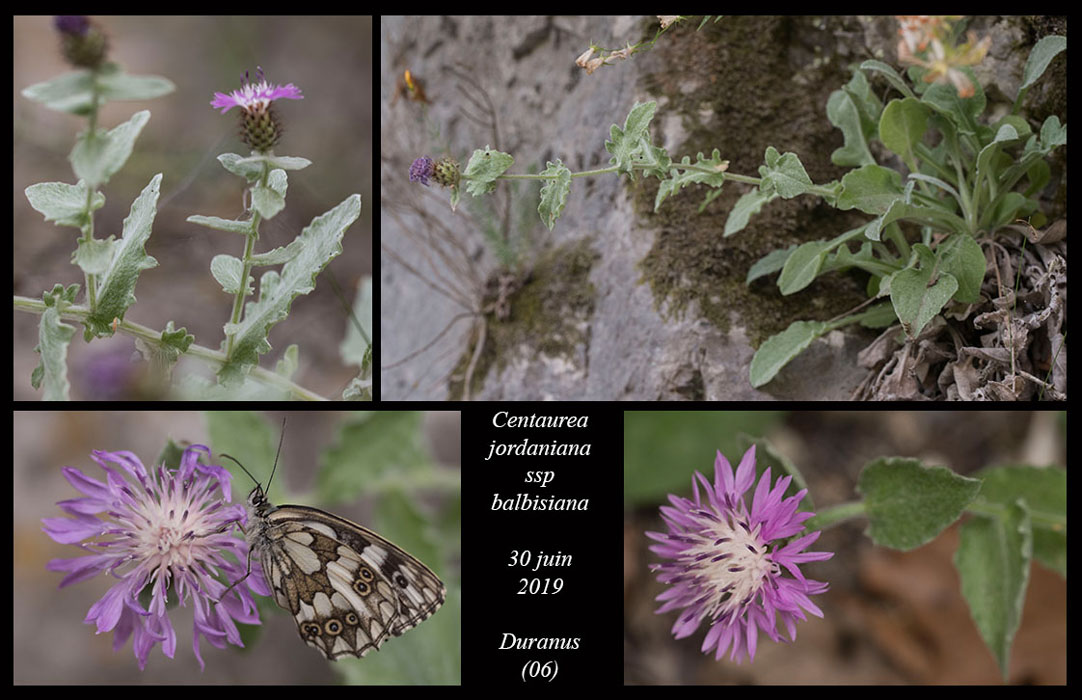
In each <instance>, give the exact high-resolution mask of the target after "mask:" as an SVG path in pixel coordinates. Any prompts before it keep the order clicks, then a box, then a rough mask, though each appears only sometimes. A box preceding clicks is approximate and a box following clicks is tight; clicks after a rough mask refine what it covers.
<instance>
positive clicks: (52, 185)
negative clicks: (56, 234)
mask: <svg viewBox="0 0 1082 700" xmlns="http://www.w3.org/2000/svg"><path fill="white" fill-rule="evenodd" d="M87 189H88V188H87V186H86V182H85V181H83V180H79V183H78V184H76V185H68V184H66V183H63V182H39V183H38V184H36V185H30V186H29V187H27V188H26V189H25V190H24V193H25V194H26V199H27V200H28V201H29V202H30V206H32V207H34V209H36V210H37V211H38V212H40V213H41V214H43V215H44V216H45V220H46V221H55V222H56V225H57V226H74V227H75V228H80V229H81V228H82V227H83V226H86V225H87V224H88V223H89V222H90V213H91V212H94V211H96V210H98V209H101V208H102V207H103V206H105V195H103V194H102V193H100V192H95V193H94V194H93V195H92V196H91V198H90V212H87V210H86V207H87Z"/></svg>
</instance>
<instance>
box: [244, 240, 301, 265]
mask: <svg viewBox="0 0 1082 700" xmlns="http://www.w3.org/2000/svg"><path fill="white" fill-rule="evenodd" d="M302 250H304V242H303V241H300V240H298V239H296V238H294V239H293V240H292V241H290V242H289V243H288V244H286V245H283V246H278V247H277V248H273V249H271V250H268V251H267V252H266V253H256V254H255V255H253V256H252V257H250V258H248V262H249V263H250V264H251V265H252V266H253V267H266V266H267V265H281V264H282V263H287V262H289V261H290V260H292V259H293V258H295V257H297V256H298V255H300V253H301V251H302Z"/></svg>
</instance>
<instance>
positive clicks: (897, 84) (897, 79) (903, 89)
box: [860, 60, 913, 97]
mask: <svg viewBox="0 0 1082 700" xmlns="http://www.w3.org/2000/svg"><path fill="white" fill-rule="evenodd" d="M860 69H861V70H871V71H877V72H879V73H882V74H883V76H884V77H885V78H886V79H887V81H888V82H889V83H890V84H891V85H893V86H894V89H895V90H897V91H898V92H900V93H902V97H913V91H912V90H910V89H909V86H908V85H906V82H905V80H904V79H903V78H902V76H900V75H898V71H896V70H894V68H893V67H891V66H890V65H888V64H886V63H883V62H882V61H875V60H869V61H865V62H864V63H861V64H860Z"/></svg>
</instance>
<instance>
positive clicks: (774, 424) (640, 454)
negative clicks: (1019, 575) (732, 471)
mask: <svg viewBox="0 0 1082 700" xmlns="http://www.w3.org/2000/svg"><path fill="white" fill-rule="evenodd" d="M741 432H743V433H748V434H751V435H754V436H761V437H764V438H766V439H768V440H770V441H771V442H772V443H773V445H774V447H775V448H776V449H777V450H778V452H780V453H781V454H783V455H784V456H785V457H787V458H788V459H789V460H790V461H791V462H793V463H794V464H795V465H796V467H797V468H798V469H799V470H800V471H801V473H802V474H803V475H804V478H805V479H806V480H807V482H808V488H809V491H810V494H811V496H812V497H813V498H814V499H815V505H816V508H817V509H818V510H820V511H821V510H822V509H823V508H824V507H829V506H834V505H839V504H841V503H845V502H850V501H854V500H856V499H857V498H858V494H857V492H856V484H857V480H858V478H859V476H860V472H861V470H862V469H863V468H864V466H865V465H866V464H867V463H868V462H870V461H872V460H873V459H876V458H878V457H893V456H900V457H916V458H919V459H921V460H923V461H924V462H925V463H926V464H935V465H943V466H946V467H948V468H950V469H952V470H953V471H955V472H957V473H959V474H973V473H974V472H976V471H978V470H980V469H982V468H985V467H993V466H1004V465H1019V464H1028V465H1033V466H1056V467H1059V468H1065V466H1066V440H1065V435H1066V413H1053V412H1036V411H1034V412H1022V411H980V412H978V411H964V412H963V411H953V412H951V411H936V412H930V411H860V412H857V411H795V412H784V411H762V412H759V411H756V412H751V411H742V412H706V411H697V412H687V411H664V412H628V413H625V414H624V682H625V683H628V684H674V685H675V684H729V683H756V684H760V683H761V684H819V683H822V684H902V683H926V684H934V683H943V684H959V683H962V684H965V683H969V684H983V683H988V684H998V683H1001V682H1002V679H1001V676H1000V671H999V667H998V666H997V665H996V662H995V659H994V657H993V656H992V653H991V652H990V651H989V650H988V648H987V647H986V646H985V644H984V642H983V641H982V640H981V637H980V635H979V633H978V632H977V629H976V627H975V626H974V624H973V619H972V617H971V616H970V612H969V608H968V606H967V604H966V602H965V599H964V598H963V597H962V594H961V591H960V589H959V578H958V573H957V571H956V570H955V568H954V563H953V557H954V553H955V550H956V549H957V546H958V534H957V530H958V523H955V524H954V525H952V526H951V527H949V528H947V529H946V530H945V531H944V532H943V533H941V534H940V535H939V536H938V537H936V538H935V539H934V540H932V541H931V542H929V543H928V544H926V545H924V546H922V547H919V548H917V549H914V550H912V551H908V552H899V551H895V550H891V549H887V548H884V547H876V546H874V545H873V543H872V542H871V540H869V539H868V538H866V537H865V536H864V535H863V532H864V529H865V528H866V527H867V520H866V519H864V518H857V519H855V520H849V521H845V522H843V523H841V524H840V525H838V526H835V527H831V528H829V529H826V530H824V531H823V534H822V536H821V537H820V538H819V540H818V541H817V542H816V543H815V545H814V546H813V547H812V549H813V550H815V551H831V552H835V556H834V557H833V558H832V559H829V560H827V561H821V562H810V563H808V564H804V565H802V566H801V569H802V571H803V573H804V574H805V575H806V576H808V577H810V578H813V579H815V580H818V581H826V582H828V583H829V584H830V590H829V591H827V592H826V593H824V594H822V595H820V596H817V597H816V599H815V601H814V602H815V603H816V604H817V605H818V606H819V607H820V608H821V609H822V610H823V613H824V617H823V618H822V619H820V618H817V617H813V616H811V615H809V616H808V620H807V621H806V622H800V623H798V624H797V637H796V641H795V642H793V643H791V644H784V643H775V642H772V641H770V640H769V639H767V638H766V637H765V636H764V635H760V636H759V645H758V650H757V652H756V655H755V661H754V662H753V663H750V664H749V663H748V661H747V659H745V661H744V663H743V664H741V665H738V664H736V663H735V662H732V661H729V658H728V655H726V656H724V657H723V658H722V659H721V660H720V661H715V660H714V657H713V655H712V654H711V655H706V654H703V653H702V652H701V651H700V647H701V644H702V641H703V638H704V637H705V635H706V630H707V628H706V626H705V625H703V626H700V628H699V630H698V631H697V632H696V633H695V634H693V635H691V636H690V637H687V638H685V639H681V640H674V639H673V637H672V634H671V628H672V625H673V622H674V621H675V619H676V615H677V613H676V612H675V611H673V612H669V613H666V614H662V615H655V614H654V610H656V609H657V608H658V607H659V603H657V602H656V601H655V600H654V598H655V597H656V596H657V595H658V594H660V593H661V592H662V591H663V590H665V586H663V585H662V584H659V583H658V582H657V581H656V579H655V577H654V576H653V575H652V574H651V572H650V571H649V569H648V566H649V564H650V563H654V562H657V561H659V560H658V558H657V555H655V554H654V553H653V552H651V551H649V550H648V549H647V547H648V546H649V544H651V543H652V542H651V540H649V539H647V538H646V536H645V535H644V534H643V532H644V531H646V530H653V531H662V532H663V531H664V530H665V526H664V523H663V521H662V520H661V518H660V516H659V514H658V506H660V505H662V504H666V503H668V501H667V496H668V494H669V493H675V494H677V495H680V496H683V497H691V493H692V490H691V479H692V474H693V473H694V472H695V471H699V472H701V473H703V474H704V475H706V476H707V478H708V479H711V480H713V476H714V468H713V464H714V455H715V450H719V449H720V450H721V452H722V454H724V455H725V456H726V457H727V458H728V460H729V462H730V463H731V464H732V465H733V467H734V468H735V467H736V465H738V464H739V462H740V457H741V456H742V454H743V448H742V446H741V445H740V443H739V440H738V438H737V436H738V434H739V433H741ZM758 456H759V459H758V461H759V466H760V467H762V466H769V465H771V464H773V465H774V466H775V470H776V468H777V465H776V462H771V461H770V460H764V459H763V458H762V454H761V452H760V453H759V454H758ZM764 461H766V462H767V464H766V465H764ZM775 479H776V476H775ZM749 498H750V495H749ZM964 517H965V516H963V518H964ZM1066 606H1067V582H1066V580H1065V579H1064V578H1062V577H1061V576H1060V575H1059V574H1057V573H1055V572H1053V571H1051V570H1049V569H1047V568H1045V567H1044V566H1042V565H1041V564H1038V563H1036V562H1035V563H1033V564H1032V565H1031V569H1030V581H1029V588H1028V590H1027V595H1026V602H1025V608H1024V610H1023V613H1022V624H1021V627H1020V628H1019V630H1018V633H1017V635H1016V636H1015V638H1014V645H1013V647H1012V650H1011V657H1010V658H1011V662H1010V677H1009V682H1010V683H1012V684H1059V683H1066V678H1067V677H1066V668H1067V647H1066V640H1067V625H1066ZM784 634H785V633H784V632H783V635H784ZM786 638H787V637H786Z"/></svg>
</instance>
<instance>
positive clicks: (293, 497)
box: [12, 411, 461, 684]
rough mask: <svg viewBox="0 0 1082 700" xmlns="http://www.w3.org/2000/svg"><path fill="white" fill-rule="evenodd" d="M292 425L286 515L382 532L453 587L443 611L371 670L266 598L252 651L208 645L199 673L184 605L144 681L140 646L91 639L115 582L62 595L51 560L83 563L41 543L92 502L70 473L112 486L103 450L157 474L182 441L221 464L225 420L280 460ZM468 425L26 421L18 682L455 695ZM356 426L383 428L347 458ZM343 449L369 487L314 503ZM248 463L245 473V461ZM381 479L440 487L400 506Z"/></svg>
mask: <svg viewBox="0 0 1082 700" xmlns="http://www.w3.org/2000/svg"><path fill="white" fill-rule="evenodd" d="M283 417H285V418H287V423H286V427H285V440H284V441H283V443H282V453H281V456H280V458H279V460H278V467H277V471H276V472H275V476H274V484H276V486H275V487H274V489H273V491H278V493H280V494H281V496H280V498H276V499H275V501H276V503H277V505H283V504H287V503H293V504H301V505H310V506H316V507H321V508H324V509H325V510H328V511H330V512H332V513H334V514H336V515H339V516H341V517H345V518H349V519H350V520H352V521H354V522H356V523H358V524H361V525H363V526H366V527H369V528H371V529H373V530H375V531H376V532H378V533H379V534H381V535H383V536H384V537H386V538H387V539H389V540H391V541H392V542H395V543H396V544H398V545H400V546H402V547H403V548H405V549H407V551H410V552H411V553H412V554H414V556H417V557H418V558H420V559H421V560H422V561H424V562H425V563H426V564H427V565H429V566H430V567H431V568H432V569H433V570H434V571H436V572H437V574H438V575H439V576H440V577H441V578H442V579H443V581H444V583H445V584H446V585H447V589H448V598H447V602H446V603H445V604H444V606H443V607H442V608H441V609H440V610H438V611H437V612H436V613H435V614H434V615H433V616H432V617H431V618H430V619H428V620H425V621H424V622H423V623H422V624H421V625H420V626H418V627H417V628H416V629H413V630H410V631H409V632H407V633H406V634H404V635H403V636H401V637H397V638H394V639H391V640H388V641H387V643H386V644H385V645H384V646H383V647H382V648H381V649H380V650H379V651H378V652H375V653H370V654H368V655H367V656H365V657H364V659H362V660H355V659H344V660H340V661H337V662H333V663H332V662H329V661H327V660H326V659H324V658H323V656H322V655H320V654H319V652H317V651H316V650H314V649H311V648H309V647H308V646H307V645H306V644H304V642H303V641H302V640H301V639H300V637H299V635H298V634H297V627H296V624H295V623H294V621H293V620H292V619H291V618H290V616H289V615H288V614H287V613H286V612H285V611H284V610H281V609H279V608H277V607H276V606H275V605H274V603H273V602H272V601H271V600H270V599H269V598H260V597H258V596H257V597H256V598H257V601H258V602H259V603H260V611H261V618H262V622H263V624H262V625H261V626H259V627H254V628H248V629H247V630H245V631H242V634H245V635H246V636H245V637H244V639H245V643H246V647H245V648H244V649H239V648H237V647H235V646H233V645H228V646H227V647H226V648H224V649H218V648H216V647H214V646H212V645H211V644H210V643H209V642H207V640H206V638H205V637H203V638H202V639H201V640H200V652H201V654H202V657H203V660H204V662H205V663H206V668H205V670H200V667H199V663H198V661H197V660H196V658H195V654H194V653H193V651H192V636H193V631H192V620H193V613H192V603H191V601H188V602H187V605H186V606H175V604H174V607H173V608H172V609H171V610H170V619H171V621H172V624H173V627H174V629H175V630H176V634H177V648H176V654H175V657H174V658H173V659H169V658H168V657H166V656H165V654H164V653H163V652H162V648H161V645H160V644H159V645H157V646H156V647H155V648H154V649H153V650H152V651H151V652H150V653H149V658H148V660H147V665H146V669H145V670H143V671H140V670H139V666H138V663H137V662H136V659H135V656H134V654H133V653H132V641H131V639H128V640H127V642H126V643H124V644H123V645H122V647H121V648H120V649H119V650H117V651H114V650H113V633H112V632H108V633H102V634H95V631H96V630H95V627H94V626H92V625H88V624H85V623H84V622H83V620H84V618H85V617H86V615H87V611H88V610H89V609H90V607H91V606H92V605H93V604H94V603H95V602H97V601H98V600H99V599H100V598H101V597H102V595H104V594H105V592H106V591H108V590H109V588H110V587H111V586H112V585H113V583H114V581H113V580H112V579H111V578H109V577H108V576H101V575H99V576H95V577H93V578H91V579H89V580H86V581H81V582H79V583H74V584H71V585H69V586H66V587H64V588H58V585H59V584H60V582H61V580H62V579H63V578H64V576H65V574H64V573H63V572H56V571H50V570H47V569H46V568H45V566H46V564H47V563H48V562H49V560H51V559H70V558H74V557H79V556H81V555H82V554H83V553H81V552H80V550H79V549H77V548H76V547H75V546H72V545H64V544H59V543H57V542H55V541H53V540H52V539H51V538H50V537H49V536H48V535H46V534H45V533H44V532H42V531H41V528H42V524H41V519H42V518H60V517H64V516H65V513H64V511H62V510H61V509H60V508H59V507H58V506H57V505H56V503H57V502H58V501H62V500H66V499H73V498H80V497H83V496H84V495H85V494H83V493H81V492H79V491H76V490H75V488H74V487H72V486H71V484H69V483H68V481H67V480H66V479H65V478H64V476H63V474H62V473H61V471H60V470H61V467H64V466H70V467H74V468H75V469H78V470H79V471H81V472H82V473H83V474H85V475H86V476H87V477H89V478H92V479H95V480H102V479H104V478H105V472H104V471H103V470H102V469H101V468H100V467H99V466H98V465H97V463H96V462H94V461H93V460H92V459H91V457H90V453H91V451H92V450H95V449H101V450H109V451H117V450H130V451H131V452H134V453H135V454H136V455H137V456H138V457H139V459H140V460H141V461H142V462H143V464H144V465H146V466H147V467H148V468H149V467H150V465H152V464H153V463H154V461H155V459H156V458H157V457H158V455H159V453H160V452H161V450H162V448H163V446H164V445H165V442H166V440H167V439H170V438H171V439H173V440H174V441H176V442H177V443H178V444H183V442H184V441H186V442H187V443H195V444H203V445H208V446H210V447H211V448H212V449H213V450H214V451H215V454H216V455H217V453H218V452H219V451H221V450H223V449H224V448H223V447H221V446H218V445H216V444H215V443H214V442H212V441H211V440H210V439H209V438H210V429H209V428H208V425H209V424H210V423H209V421H214V424H215V425H218V426H221V425H223V424H230V423H229V421H232V423H231V424H232V425H237V424H239V423H238V421H239V422H241V423H244V422H248V423H250V424H252V425H262V429H263V430H265V432H266V436H267V437H269V438H270V443H269V444H270V446H269V448H268V449H269V450H270V454H273V450H274V448H275V447H276V446H277V444H278V437H279V431H280V428H281V424H282V419H283ZM459 424H460V421H459V414H458V413H457V412H431V413H417V412H386V411H384V412H380V413H378V414H373V413H367V412H329V411H298V412H285V411H268V412H252V413H247V412H246V413H243V414H237V413H230V414H229V415H227V416H223V415H221V414H216V413H215V414H211V415H210V416H209V417H208V414H205V413H202V412H195V411H168V412H158V411H139V412H126V411H97V412H78V411H29V412H22V411H16V412H15V415H14V428H15V435H16V438H17V439H16V440H15V444H14V460H13V468H12V472H13V492H14V498H13V504H12V520H13V531H12V540H13V543H14V552H13V561H14V564H13V566H14V570H13V587H14V596H15V600H16V601H17V604H16V605H15V608H14V612H13V617H14V619H13V626H14V635H15V646H14V668H15V671H14V682H15V683H16V684H46V683H47V684H129V683H144V684H145V683H150V684H159V683H178V684H186V683H194V684H219V683H220V684H238V683H243V684H264V683H266V684H282V683H291V684H293V683H347V682H363V683H368V684H377V683H392V684H412V683H432V682H441V683H455V682H457V680H455V679H457V678H458V677H459V674H458V670H459V658H460V650H459V648H458V644H459V640H460V634H461V631H460V619H461V616H460V611H459V600H460V595H459V591H460V585H459V582H460V575H459V569H460V564H459V562H460V553H459V552H460V549H459V543H460V538H459V534H460V532H459V527H458V522H459V521H458V514H459V512H460V508H459V506H458V505H457V504H458V503H459V501H458V498H459V492H458V488H457V480H458V476H459V474H460V472H461V462H460V444H459V434H460V430H459ZM357 426H361V427H364V426H367V427H372V428H375V429H376V430H377V431H378V433H379V435H382V436H383V437H382V439H380V438H371V439H368V440H366V441H365V443H364V445H363V446H362V447H361V448H359V449H356V446H354V445H346V446H344V445H343V441H344V440H348V439H350V438H349V436H350V435H353V436H354V438H355V436H356V435H357V433H356V429H357ZM218 430H219V431H220V428H219V429H218ZM350 430H353V431H354V432H352V433H350ZM233 432H234V433H242V432H244V431H241V430H234V431H233ZM238 437H239V436H238ZM239 439H243V438H239ZM345 447H350V450H349V454H351V455H352V456H353V457H355V458H356V460H357V466H356V471H357V473H358V474H359V475H361V476H359V477H358V478H359V479H361V480H362V481H364V482H365V484H366V486H365V488H364V489H363V492H362V494H361V495H360V496H354V495H349V496H346V495H344V494H345V493H346V492H351V490H352V489H348V488H345V487H339V488H338V489H337V492H338V494H339V498H338V499H337V501H336V502H334V503H332V502H330V501H328V500H325V499H324V498H321V497H320V496H319V495H318V494H319V493H321V488H322V485H323V481H325V477H326V476H327V473H326V471H327V470H326V469H324V467H325V466H326V464H327V463H328V462H329V461H332V459H334V458H333V456H329V453H331V452H332V451H335V450H338V451H341V450H343V449H345ZM232 449H233V448H229V450H226V451H232ZM239 458H240V459H241V460H245V461H246V457H244V456H243V455H242V456H240V457H239ZM245 466H246V467H247V468H248V469H249V471H252V472H253V474H257V475H260V476H261V477H262V478H264V479H265V478H266V477H265V475H266V474H267V473H269V469H270V467H271V464H270V463H267V464H252V463H250V462H249V463H246V464H245ZM373 471H380V472H382V473H384V474H386V475H388V476H397V477H399V479H398V481H399V483H400V484H406V483H413V482H416V481H418V480H420V479H422V478H430V480H431V481H432V482H433V484H434V485H432V486H430V487H427V488H419V487H418V488H411V489H409V490H408V491H407V492H406V493H405V494H404V495H403V494H399V495H396V494H395V492H394V487H393V484H390V485H389V482H391V481H392V479H390V478H384V479H382V480H381V479H380V478H378V476H376V475H374V474H373ZM336 476H337V478H338V482H337V483H341V481H342V474H341V473H338V474H337V475H336ZM411 479H412V480H414V481H413V482H411V481H410V480H411ZM381 483H382V485H383V486H382V487H381V486H380V484H381ZM251 487H252V484H251V482H250V481H247V480H246V479H245V480H244V481H242V480H241V479H240V478H237V479H234V481H233V491H234V502H238V499H239V500H240V501H241V502H242V501H243V499H244V498H245V497H246V496H247V494H248V491H249V490H250V489H251ZM279 489H280V491H279ZM403 500H408V507H407V506H404V505H402V502H403ZM420 534H423V537H420V536H419V535H420ZM422 541H423V543H419V542H422ZM426 545H427V547H426ZM122 570H123V569H122Z"/></svg>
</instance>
